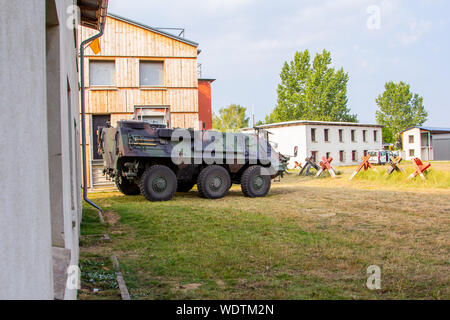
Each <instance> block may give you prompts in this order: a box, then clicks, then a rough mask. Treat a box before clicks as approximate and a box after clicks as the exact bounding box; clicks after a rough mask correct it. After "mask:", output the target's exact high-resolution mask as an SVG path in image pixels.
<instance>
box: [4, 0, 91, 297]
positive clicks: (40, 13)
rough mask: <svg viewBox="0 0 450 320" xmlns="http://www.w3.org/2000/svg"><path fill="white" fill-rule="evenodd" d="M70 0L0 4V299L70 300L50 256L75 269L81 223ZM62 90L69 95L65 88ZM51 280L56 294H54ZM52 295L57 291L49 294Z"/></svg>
mask: <svg viewBox="0 0 450 320" xmlns="http://www.w3.org/2000/svg"><path fill="white" fill-rule="evenodd" d="M72 4H73V1H72V0H48V1H42V0H27V1H9V0H0V7H1V8H2V10H1V11H0V21H1V28H0V58H1V59H0V64H1V65H0V70H2V72H0V105H1V106H2V113H1V117H0V134H1V137H2V138H1V141H2V142H1V150H2V152H3V154H4V155H6V156H2V157H0V159H1V160H0V165H1V167H2V168H4V171H3V176H2V179H0V203H2V209H1V219H0V284H1V285H0V299H53V298H55V297H56V298H60V299H62V298H65V299H75V298H76V294H77V292H76V290H71V291H69V290H64V283H65V282H64V276H65V274H64V273H63V274H58V273H56V272H54V270H65V268H58V267H56V269H54V267H55V265H54V261H58V260H56V259H55V260H53V259H52V253H53V252H54V251H56V252H60V253H61V252H62V254H60V255H59V257H68V259H66V260H67V261H62V262H64V263H67V264H73V265H78V257H79V249H78V239H79V222H80V221H81V203H82V202H81V189H80V155H79V141H80V140H79V128H80V125H79V115H78V106H79V101H78V94H79V90H78V71H77V65H76V52H77V48H76V44H75V42H74V41H75V40H74V39H76V36H74V30H73V29H71V28H68V27H67V25H66V22H67V20H68V19H69V16H68V14H67V8H68V7H69V6H70V5H72ZM69 87H70V91H68V88H69ZM56 280H60V283H62V284H63V286H62V290H54V285H55V282H57V281H56ZM55 288H57V287H55Z"/></svg>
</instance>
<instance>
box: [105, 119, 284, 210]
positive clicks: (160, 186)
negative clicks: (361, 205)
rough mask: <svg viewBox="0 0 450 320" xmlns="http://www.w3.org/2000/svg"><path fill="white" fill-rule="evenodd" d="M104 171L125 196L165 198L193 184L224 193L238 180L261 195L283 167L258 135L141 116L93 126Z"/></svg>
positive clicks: (204, 191) (249, 192)
mask: <svg viewBox="0 0 450 320" xmlns="http://www.w3.org/2000/svg"><path fill="white" fill-rule="evenodd" d="M98 137H99V141H98V145H99V149H98V152H99V154H101V155H102V157H103V162H104V174H105V175H107V177H109V178H110V179H112V180H114V181H115V183H116V185H117V188H118V189H119V191H120V192H122V193H123V194H125V195H138V194H139V193H141V194H142V195H143V196H144V197H145V198H147V200H149V201H167V200H170V199H171V198H172V197H173V196H174V194H175V193H176V192H189V191H190V190H191V189H192V188H193V187H194V185H196V184H197V188H198V192H199V195H200V196H201V197H204V198H208V199H219V198H222V197H225V196H226V195H227V193H228V191H229V189H230V187H231V185H232V184H240V185H241V188H242V192H243V193H244V195H245V196H247V197H264V196H266V195H267V193H268V192H269V190H270V186H271V179H273V178H275V177H277V176H279V175H282V173H283V172H284V171H285V170H286V162H287V160H288V159H287V158H286V157H284V156H282V155H280V154H279V153H277V152H276V151H275V150H274V149H273V147H272V146H271V145H270V143H269V142H268V141H267V135H264V134H258V133H255V134H244V133H237V134H225V133H219V132H215V131H194V130H186V129H169V128H166V127H165V126H164V125H160V124H151V123H147V122H144V121H137V120H129V121H119V122H118V125H117V128H114V127H110V126H108V127H103V128H102V127H101V128H99V129H98Z"/></svg>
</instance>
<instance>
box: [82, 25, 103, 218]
mask: <svg viewBox="0 0 450 320" xmlns="http://www.w3.org/2000/svg"><path fill="white" fill-rule="evenodd" d="M104 30H105V26H104V25H102V26H101V28H100V33H98V34H96V35H95V36H93V37H91V38H89V39H86V40H84V41H83V42H82V43H81V45H80V69H81V72H80V74H81V81H80V82H81V144H82V153H83V199H84V201H86V202H87V203H89V204H90V205H91V206H93V207H94V208H96V209H97V210H98V211H99V212H100V213H101V214H102V213H103V210H102V208H100V207H99V206H98V205H96V204H95V203H94V202H92V201H91V200H89V198H88V195H87V173H86V101H85V100H86V97H85V89H86V88H85V84H84V49H85V46H86V45H87V44H88V43H90V42H92V41H94V40H95V39H97V38H100V37H101V36H102V35H103V32H104Z"/></svg>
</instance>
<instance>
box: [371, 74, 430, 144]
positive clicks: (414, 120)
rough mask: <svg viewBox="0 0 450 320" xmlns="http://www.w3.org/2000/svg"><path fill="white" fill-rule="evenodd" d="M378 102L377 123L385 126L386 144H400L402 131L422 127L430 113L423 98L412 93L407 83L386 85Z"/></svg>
mask: <svg viewBox="0 0 450 320" xmlns="http://www.w3.org/2000/svg"><path fill="white" fill-rule="evenodd" d="M376 102H377V105H378V108H379V110H378V111H377V113H376V118H377V122H378V124H380V125H383V126H385V128H384V129H383V131H384V133H383V139H384V142H387V143H398V142H399V140H400V132H401V131H402V130H405V129H408V128H409V127H414V126H420V125H422V124H424V122H425V121H427V118H428V112H427V111H426V110H425V107H424V105H423V98H422V97H421V96H419V95H418V94H417V93H412V92H411V90H410V86H409V84H407V83H404V82H400V83H394V82H393V81H390V82H388V83H386V85H385V91H384V93H383V94H381V95H379V96H378V98H377V99H376Z"/></svg>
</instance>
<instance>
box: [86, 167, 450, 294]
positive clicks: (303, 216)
mask: <svg viewBox="0 0 450 320" xmlns="http://www.w3.org/2000/svg"><path fill="white" fill-rule="evenodd" d="M349 172H351V170H349ZM439 174H440V173H439ZM446 174H447V172H444V175H446ZM394 179H397V178H394ZM378 180H379V179H378ZM400 180H401V181H403V179H399V183H400ZM411 183H412V184H416V183H419V182H411ZM445 183H448V181H447V182H444V185H443V186H441V184H439V185H438V186H433V187H428V188H419V187H414V185H412V187H411V188H410V187H409V186H407V187H405V186H404V185H403V182H402V183H401V185H400V186H399V187H398V188H397V187H396V186H395V185H394V184H395V183H394V182H391V183H386V182H384V181H380V182H378V181H375V180H373V179H372V178H370V177H369V178H368V179H367V180H364V176H362V177H361V178H359V179H356V181H354V182H349V181H348V174H347V172H344V174H343V175H342V176H339V177H338V178H337V179H335V180H332V179H313V178H310V177H308V178H301V177H297V176H295V175H289V176H288V177H286V178H285V179H283V180H282V182H281V183H274V185H273V188H272V190H271V192H270V194H269V196H268V197H266V198H262V199H248V198H245V197H243V195H242V194H241V192H240V188H239V186H235V187H233V189H232V190H231V192H230V194H229V196H228V197H227V198H225V199H220V200H216V201H210V200H205V199H201V198H199V197H197V194H196V192H195V191H193V192H191V193H188V194H177V195H176V197H175V198H174V199H173V200H172V201H169V202H163V203H150V202H148V201H146V200H145V199H144V198H143V197H141V196H135V197H125V196H122V195H121V194H119V193H105V194H101V193H99V194H93V195H91V197H92V198H93V199H94V200H95V201H96V202H98V203H99V204H100V205H101V206H102V207H103V208H104V209H105V211H106V212H105V220H106V221H107V226H106V227H104V226H101V225H100V224H99V220H98V217H97V213H96V211H95V210H92V209H90V208H86V209H85V211H84V222H83V225H82V230H83V236H82V250H81V256H82V257H81V258H82V263H83V261H85V260H89V259H93V258H95V259H102V258H103V259H108V258H109V257H110V256H111V255H112V254H113V253H114V254H116V255H117V256H118V258H119V261H120V263H121V267H122V269H123V273H124V276H125V280H126V282H127V285H128V289H129V291H130V294H131V296H132V299H449V298H450V292H449V286H448V283H449V280H450V279H449V267H450V260H449V248H450V246H449V237H448V235H449V234H450V219H449V218H450V192H449V190H448V189H447V188H445ZM104 232H108V233H109V235H110V236H111V242H104V241H100V240H93V239H95V236H92V235H95V234H97V235H100V234H102V233H104ZM370 265H378V266H380V267H381V269H382V289H381V290H379V291H370V290H368V289H367V288H366V279H367V275H366V270H367V267H368V266H370ZM82 266H83V265H82ZM89 285H90V287H89ZM86 287H87V289H86V290H84V291H83V296H82V298H86V299H87V298H90V299H91V298H97V297H98V298H105V297H106V298H107V297H108V294H109V295H111V298H117V292H115V291H112V292H108V291H107V290H105V292H103V294H94V293H92V292H90V289H91V288H92V283H89V284H86Z"/></svg>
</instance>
